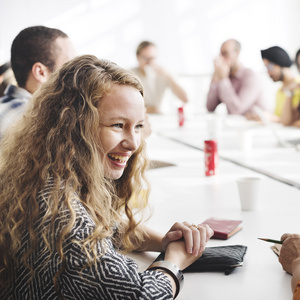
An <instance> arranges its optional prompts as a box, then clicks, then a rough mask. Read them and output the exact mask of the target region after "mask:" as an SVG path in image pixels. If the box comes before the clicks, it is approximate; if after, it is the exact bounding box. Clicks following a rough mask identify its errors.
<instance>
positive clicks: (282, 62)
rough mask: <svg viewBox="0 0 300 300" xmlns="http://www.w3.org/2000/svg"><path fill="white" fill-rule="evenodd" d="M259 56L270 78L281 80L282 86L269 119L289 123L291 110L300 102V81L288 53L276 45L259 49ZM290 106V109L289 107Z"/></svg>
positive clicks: (291, 118)
mask: <svg viewBox="0 0 300 300" xmlns="http://www.w3.org/2000/svg"><path fill="white" fill-rule="evenodd" d="M261 57H262V59H263V62H264V64H265V66H266V68H267V70H268V74H269V76H270V78H271V79H272V80H273V81H274V82H279V81H281V82H282V86H281V87H280V88H279V89H278V91H277V93H276V105H275V109H274V115H273V116H271V120H272V121H275V122H281V123H282V124H283V125H291V123H292V120H293V119H294V116H293V112H294V111H295V110H296V109H297V107H298V106H299V103H300V89H299V88H298V84H299V83H300V80H299V78H297V77H296V76H295V75H294V73H293V71H292V69H291V66H292V64H293V62H292V60H291V59H290V57H289V55H288V53H287V52H286V51H285V50H284V49H282V48H281V47H278V46H273V47H270V48H268V49H265V50H261ZM291 106H292V109H289V108H290V107H291Z"/></svg>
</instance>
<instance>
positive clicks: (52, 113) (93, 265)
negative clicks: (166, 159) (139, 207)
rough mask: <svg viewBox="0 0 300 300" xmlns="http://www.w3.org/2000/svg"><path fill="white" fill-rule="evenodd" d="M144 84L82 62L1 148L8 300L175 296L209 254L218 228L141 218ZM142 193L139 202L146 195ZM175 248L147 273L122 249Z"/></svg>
mask: <svg viewBox="0 0 300 300" xmlns="http://www.w3.org/2000/svg"><path fill="white" fill-rule="evenodd" d="M144 117H145V110H144V99H143V88H142V85H141V83H140V81H139V80H138V79H137V77H136V76H135V75H134V74H133V73H132V72H130V71H128V70H125V69H123V68H121V67H119V66H118V65H116V64H114V63H112V62H109V61H105V60H99V59H97V58H96V57H95V56H92V55H85V56H80V57H77V58H75V59H73V60H71V61H70V62H68V63H66V64H64V65H63V67H62V68H61V69H60V70H57V71H56V72H54V73H53V74H52V75H51V76H50V77H49V79H48V81H47V82H46V83H44V84H43V85H42V86H41V87H40V88H39V90H38V91H37V92H36V93H35V94H34V95H33V98H32V100H31V101H30V103H29V105H28V106H27V109H26V111H25V112H24V115H23V117H22V119H20V120H19V121H18V122H16V123H15V124H14V126H12V127H10V128H9V129H8V131H7V132H6V133H5V135H4V137H3V140H2V141H1V147H0V165H1V168H0V179H1V180H0V182H1V184H0V199H1V201H0V222H1V226H0V253H1V256H0V298H1V299H12V298H13V299H39V300H42V299H80V300H81V299H153V298H154V297H156V298H157V299H173V297H174V296H175V297H176V296H177V294H178V292H179V289H180V283H181V281H182V278H183V277H182V276H183V275H182V273H181V271H180V270H181V269H184V268H186V267H187V266H189V265H190V264H191V263H193V262H194V261H195V260H197V259H198V258H199V257H200V256H201V255H202V253H203V251H204V249H205V245H206V243H207V241H208V239H209V238H210V237H211V236H212V235H213V231H212V230H211V229H210V227H209V226H208V225H205V224H202V225H201V224H199V225H194V224H190V223H188V222H183V223H175V224H174V225H173V226H172V227H171V229H170V230H169V231H168V232H167V233H166V234H165V235H162V234H160V233H157V232H155V231H153V230H150V229H149V228H147V227H145V225H143V224H142V223H141V220H139V219H135V217H134V212H133V210H132V207H131V203H130V199H131V198H132V195H135V199H136V201H137V199H139V198H141V197H142V199H140V200H141V201H147V199H146V198H147V195H146V194H145V193H140V192H141V190H142V189H143V190H145V187H147V186H148V185H147V181H146V180H145V170H146V167H147V159H146V156H145V146H144V139H143V135H142V130H143V129H142V128H143V123H144ZM139 195H140V196H139ZM133 249H135V250H148V251H165V260H164V261H163V262H162V263H159V266H156V267H155V266H153V265H152V267H151V266H150V267H149V269H148V270H146V271H144V272H138V268H137V264H136V263H135V262H134V261H132V260H131V259H129V258H127V257H126V256H124V255H123V254H121V253H120V251H123V252H126V251H130V250H133Z"/></svg>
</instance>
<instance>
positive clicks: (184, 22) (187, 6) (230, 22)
mask: <svg viewBox="0 0 300 300" xmlns="http://www.w3.org/2000/svg"><path fill="white" fill-rule="evenodd" d="M299 16H300V1H299V0H49V1H46V0H10V1H9V0H1V10H0V63H3V62H5V61H6V60H9V56H10V54H9V52H10V46H11V43H12V40H13V39H14V37H15V36H16V35H17V34H18V32H19V31H20V30H22V29H23V28H25V27H27V26H32V25H46V26H51V27H56V28H59V29H62V30H63V31H65V32H66V33H67V34H68V35H69V36H70V37H71V39H72V40H73V41H74V43H75V46H76V48H77V50H78V54H86V53H89V54H94V55H96V56H98V57H102V58H107V59H110V60H113V61H115V62H117V63H118V64H120V65H122V66H124V67H132V66H134V65H135V62H136V59H135V48H136V46H137V44H138V43H139V42H140V41H141V40H144V39H148V40H151V41H154V42H155V43H156V44H157V45H158V47H159V50H160V52H159V60H160V61H161V63H162V64H163V65H164V66H165V67H166V68H168V69H169V70H171V71H173V72H174V73H175V74H178V75H180V76H181V77H180V78H183V77H184V76H187V75H195V74H196V75H203V74H206V75H207V74H209V73H211V71H212V60H213V58H214V57H215V55H217V54H218V52H219V47H220V45H221V43H222V42H223V41H224V40H225V39H227V38H236V39H238V40H240V42H241V43H242V52H241V60H242V61H243V63H244V64H245V65H246V66H249V67H252V68H253V69H255V70H257V71H260V72H262V71H264V68H263V65H262V61H261V58H260V49H264V48H267V47H270V46H273V45H279V46H281V47H283V48H285V49H286V50H287V51H288V53H289V54H290V55H291V57H292V58H293V57H294V55H295V53H296V51H297V50H298V49H299V48H300V35H299V32H298V30H299V29H298V28H300V18H299ZM183 75H184V76H183ZM184 78H187V77H184ZM198 78H199V77H198ZM185 81H186V80H185ZM202 92H203V91H202ZM197 93H198V91H197V90H195V91H194V94H197Z"/></svg>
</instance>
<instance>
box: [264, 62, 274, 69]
mask: <svg viewBox="0 0 300 300" xmlns="http://www.w3.org/2000/svg"><path fill="white" fill-rule="evenodd" d="M274 66H275V65H274V64H273V63H268V64H267V65H266V68H267V70H268V71H272V70H273V69H274Z"/></svg>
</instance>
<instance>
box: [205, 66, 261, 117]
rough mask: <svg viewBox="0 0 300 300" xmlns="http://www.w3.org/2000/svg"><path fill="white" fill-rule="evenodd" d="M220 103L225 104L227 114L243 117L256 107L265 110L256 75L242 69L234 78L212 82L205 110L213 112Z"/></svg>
mask: <svg viewBox="0 0 300 300" xmlns="http://www.w3.org/2000/svg"><path fill="white" fill-rule="evenodd" d="M222 102H223V103H225V104H226V107H227V110H228V113H229V114H239V115H244V114H246V113H248V112H252V109H253V107H254V106H256V105H257V106H259V107H261V108H262V109H265V105H264V100H263V91H262V86H261V84H260V81H259V78H258V75H257V74H255V73H254V72H253V71H252V70H250V69H247V68H243V67H242V68H240V69H239V70H238V72H237V73H236V74H235V75H234V76H229V78H224V79H222V80H220V81H212V82H211V84H210V89H209V92H208V95H207V102H206V107H207V110H208V111H214V110H215V109H216V107H217V106H218V105H219V104H220V103H222Z"/></svg>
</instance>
